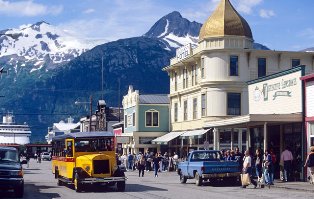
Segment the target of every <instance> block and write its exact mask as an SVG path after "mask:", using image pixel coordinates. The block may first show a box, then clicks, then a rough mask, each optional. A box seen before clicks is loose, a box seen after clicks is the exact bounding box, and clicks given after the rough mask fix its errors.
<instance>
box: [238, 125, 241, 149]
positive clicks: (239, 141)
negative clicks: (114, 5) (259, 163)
mask: <svg viewBox="0 0 314 199" xmlns="http://www.w3.org/2000/svg"><path fill="white" fill-rule="evenodd" d="M238 147H239V150H240V151H242V129H239V136H238Z"/></svg>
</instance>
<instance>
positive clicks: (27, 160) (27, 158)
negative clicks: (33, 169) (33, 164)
mask: <svg viewBox="0 0 314 199" xmlns="http://www.w3.org/2000/svg"><path fill="white" fill-rule="evenodd" d="M29 160H30V155H29V154H28V153H26V162H27V168H29Z"/></svg>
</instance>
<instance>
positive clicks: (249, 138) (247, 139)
mask: <svg viewBox="0 0 314 199" xmlns="http://www.w3.org/2000/svg"><path fill="white" fill-rule="evenodd" d="M245 145H246V150H248V149H249V148H250V147H251V135H250V129H249V127H246V143H245Z"/></svg>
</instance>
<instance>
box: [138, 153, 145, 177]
mask: <svg viewBox="0 0 314 199" xmlns="http://www.w3.org/2000/svg"><path fill="white" fill-rule="evenodd" d="M145 164H146V161H145V157H144V155H142V157H141V158H140V159H139V161H138V163H137V168H138V177H141V173H142V177H144V170H145Z"/></svg>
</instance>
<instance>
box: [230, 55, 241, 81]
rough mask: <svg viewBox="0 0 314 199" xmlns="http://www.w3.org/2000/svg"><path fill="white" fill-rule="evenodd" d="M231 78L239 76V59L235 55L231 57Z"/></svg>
mask: <svg viewBox="0 0 314 199" xmlns="http://www.w3.org/2000/svg"><path fill="white" fill-rule="evenodd" d="M229 75H230V76H239V57H238V56H235V55H231V56H230V71H229Z"/></svg>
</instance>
